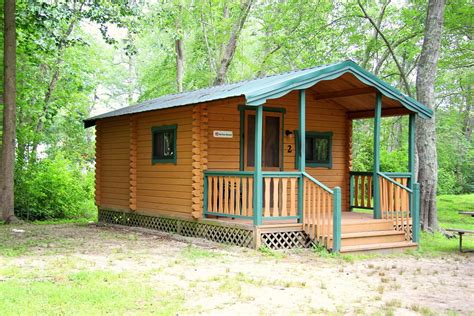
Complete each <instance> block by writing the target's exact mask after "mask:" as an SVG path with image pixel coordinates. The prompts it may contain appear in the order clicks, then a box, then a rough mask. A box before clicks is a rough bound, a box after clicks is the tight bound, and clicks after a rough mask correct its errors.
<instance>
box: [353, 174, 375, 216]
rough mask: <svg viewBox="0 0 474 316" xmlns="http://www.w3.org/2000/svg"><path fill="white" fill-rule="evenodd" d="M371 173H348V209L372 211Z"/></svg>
mask: <svg viewBox="0 0 474 316" xmlns="http://www.w3.org/2000/svg"><path fill="white" fill-rule="evenodd" d="M372 178H373V173H372V172H358V171H351V172H350V208H351V209H352V208H362V209H373V198H374V196H373V192H372Z"/></svg>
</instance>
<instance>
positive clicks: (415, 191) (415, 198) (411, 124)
mask: <svg viewBox="0 0 474 316" xmlns="http://www.w3.org/2000/svg"><path fill="white" fill-rule="evenodd" d="M415 119H416V114H414V113H412V114H410V117H409V121H408V172H409V173H410V181H409V182H408V187H409V188H410V189H411V190H412V193H411V194H410V216H411V219H412V240H413V242H416V243H417V242H419V241H420V213H419V212H420V207H419V205H420V185H419V184H417V183H415V182H416V181H415V129H416V120H415Z"/></svg>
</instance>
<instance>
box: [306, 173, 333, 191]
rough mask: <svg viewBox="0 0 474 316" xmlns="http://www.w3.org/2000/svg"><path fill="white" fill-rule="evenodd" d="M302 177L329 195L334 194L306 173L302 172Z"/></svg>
mask: <svg viewBox="0 0 474 316" xmlns="http://www.w3.org/2000/svg"><path fill="white" fill-rule="evenodd" d="M303 176H305V177H306V178H308V180H310V181H311V182H313V183H314V184H316V185H318V186H320V187H321V188H322V189H323V190H324V191H326V192H328V193H330V194H334V192H333V191H332V190H331V189H330V188H328V187H327V186H325V185H324V184H322V183H321V182H319V181H318V180H316V179H315V178H313V177H312V176H310V175H309V174H308V173H306V172H303Z"/></svg>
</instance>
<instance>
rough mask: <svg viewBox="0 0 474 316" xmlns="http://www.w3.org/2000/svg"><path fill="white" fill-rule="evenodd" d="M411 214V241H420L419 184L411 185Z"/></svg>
mask: <svg viewBox="0 0 474 316" xmlns="http://www.w3.org/2000/svg"><path fill="white" fill-rule="evenodd" d="M411 205H412V207H413V212H412V227H411V229H412V240H413V242H416V243H418V242H419V241H420V184H419V183H413V198H412V199H411Z"/></svg>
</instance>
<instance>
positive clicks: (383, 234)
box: [341, 226, 405, 247]
mask: <svg viewBox="0 0 474 316" xmlns="http://www.w3.org/2000/svg"><path fill="white" fill-rule="evenodd" d="M392 227H393V226H392ZM402 241H405V233H404V232H400V231H396V230H393V228H392V230H376V231H363V232H355V233H343V234H342V235H341V246H342V247H345V246H357V245H372V244H385V243H394V242H402Z"/></svg>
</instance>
